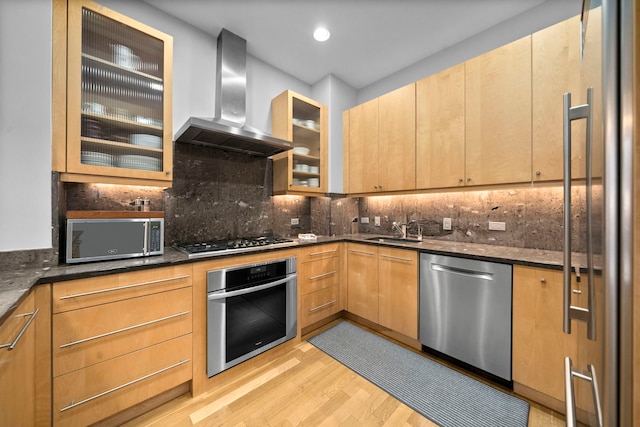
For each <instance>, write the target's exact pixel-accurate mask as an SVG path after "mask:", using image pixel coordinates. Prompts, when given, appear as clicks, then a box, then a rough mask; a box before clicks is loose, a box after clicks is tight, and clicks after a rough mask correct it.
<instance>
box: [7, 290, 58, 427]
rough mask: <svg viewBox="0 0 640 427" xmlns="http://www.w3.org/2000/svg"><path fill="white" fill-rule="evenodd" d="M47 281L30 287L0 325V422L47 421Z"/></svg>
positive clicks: (49, 421) (48, 297)
mask: <svg viewBox="0 0 640 427" xmlns="http://www.w3.org/2000/svg"><path fill="white" fill-rule="evenodd" d="M48 292H49V285H40V286H38V287H37V288H35V289H32V290H31V291H30V292H29V294H28V295H27V296H26V298H25V299H24V300H23V301H22V302H21V303H20V304H19V305H18V307H16V309H15V310H13V312H12V313H11V314H9V316H8V317H7V319H6V320H5V321H4V322H3V323H2V324H1V325H0V385H1V387H0V425H2V426H35V425H50V424H51V393H50V388H51V358H50V353H49V349H50V336H51V333H50V331H51V328H50V322H49V321H48V317H49V316H50V314H51V313H50V311H49V307H48V306H49V302H50V298H51V297H50V294H49V293H48Z"/></svg>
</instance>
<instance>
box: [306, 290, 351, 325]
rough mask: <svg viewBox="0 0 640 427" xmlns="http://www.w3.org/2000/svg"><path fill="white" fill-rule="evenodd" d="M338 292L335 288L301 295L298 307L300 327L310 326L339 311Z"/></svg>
mask: <svg viewBox="0 0 640 427" xmlns="http://www.w3.org/2000/svg"><path fill="white" fill-rule="evenodd" d="M339 300H340V291H339V288H338V287H337V286H332V287H330V288H326V289H322V290H319V291H317V292H314V293H311V294H308V295H303V296H302V298H301V303H300V304H301V306H300V318H301V320H300V323H301V327H302V328H304V327H306V326H309V325H311V324H312V323H315V322H317V321H319V320H322V319H324V318H325V317H328V316H331V315H332V314H335V313H337V312H339V311H340V309H341V308H340V302H339Z"/></svg>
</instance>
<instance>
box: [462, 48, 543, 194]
mask: <svg viewBox="0 0 640 427" xmlns="http://www.w3.org/2000/svg"><path fill="white" fill-rule="evenodd" d="M465 135H466V149H465V156H466V184H467V185H487V184H505V183H518V182H530V181H531V36H527V37H524V38H522V39H519V40H516V41H514V42H512V43H509V44H507V45H505V46H502V47H499V48H498V49H495V50H492V51H490V52H487V53H485V54H483V55H480V56H478V57H475V58H473V59H470V60H468V61H466V62H465Z"/></svg>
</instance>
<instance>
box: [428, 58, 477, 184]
mask: <svg viewBox="0 0 640 427" xmlns="http://www.w3.org/2000/svg"><path fill="white" fill-rule="evenodd" d="M464 151H465V139H464V64H458V65H456V66H454V67H451V68H449V69H447V70H444V71H441V72H439V73H437V74H433V75H431V76H429V77H426V78H424V79H422V80H420V81H418V82H417V83H416V188H418V189H422V188H425V189H426V188H445V187H456V186H462V185H464V182H465V180H464Z"/></svg>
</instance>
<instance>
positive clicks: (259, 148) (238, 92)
mask: <svg viewBox="0 0 640 427" xmlns="http://www.w3.org/2000/svg"><path fill="white" fill-rule="evenodd" d="M246 88H247V41H246V40H245V39H243V38H241V37H239V36H237V35H235V34H233V33H232V32H230V31H228V30H226V29H224V28H223V29H222V31H220V35H219V36H218V56H217V62H216V92H217V93H216V103H215V107H216V111H215V115H216V116H215V117H213V118H199V117H191V118H190V119H189V120H187V122H186V123H185V124H184V125H183V126H182V127H181V128H180V130H179V131H178V133H177V134H176V142H185V143H190V144H197V145H204V146H210V147H215V148H219V149H222V150H229V151H236V152H240V153H245V154H250V155H254V156H261V157H268V156H272V155H274V154H277V153H281V152H283V151H286V150H290V149H291V148H292V147H291V142H289V141H286V140H283V139H280V138H276V137H274V136H271V135H269V134H266V133H264V132H261V131H259V130H257V129H253V128H251V127H249V126H247V125H246V124H245V122H246V118H247V117H246Z"/></svg>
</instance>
